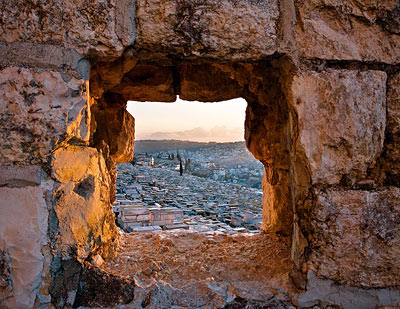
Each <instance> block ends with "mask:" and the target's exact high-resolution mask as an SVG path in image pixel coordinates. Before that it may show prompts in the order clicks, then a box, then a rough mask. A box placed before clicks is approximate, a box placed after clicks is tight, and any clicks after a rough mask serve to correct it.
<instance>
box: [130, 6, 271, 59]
mask: <svg viewBox="0 0 400 309" xmlns="http://www.w3.org/2000/svg"><path fill="white" fill-rule="evenodd" d="M136 9H137V11H136V20H137V41H136V46H137V47H139V48H146V49H151V50H153V51H162V52H168V53H178V54H180V55H184V56H194V57H198V56H203V57H204V56H206V57H212V58H224V59H225V60H227V59H232V60H239V59H257V58H261V57H263V56H266V55H271V54H273V53H274V51H275V50H276V37H277V29H276V28H277V20H278V17H279V8H278V1H276V0H262V1H244V0H240V1H227V0H224V1H216V0H207V1H186V0H184V1H176V0H169V1H163V0H139V1H137V2H136Z"/></svg>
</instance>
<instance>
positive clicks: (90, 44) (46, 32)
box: [0, 0, 135, 56]
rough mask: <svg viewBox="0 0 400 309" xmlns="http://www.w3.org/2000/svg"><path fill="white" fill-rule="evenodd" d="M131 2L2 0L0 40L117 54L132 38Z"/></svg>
mask: <svg viewBox="0 0 400 309" xmlns="http://www.w3.org/2000/svg"><path fill="white" fill-rule="evenodd" d="M133 14H134V2H133V1H128V0H107V1H94V2H93V1H92V2H87V1H84V2H82V1H75V0H74V1H62V0H51V1H46V2H40V3H29V2H25V1H20V0H11V1H5V2H2V3H1V10H0V19H1V21H2V26H1V28H0V40H1V41H5V42H8V43H10V42H27V41H29V42H32V43H50V44H54V45H58V46H64V47H68V48H70V47H72V48H75V49H76V50H77V51H78V52H79V53H80V54H88V53H89V52H90V53H91V54H97V55H100V56H117V55H118V54H120V52H122V50H123V48H124V47H126V46H128V45H130V44H132V43H133V40H134V33H135V30H134V29H135V26H134V20H133V19H134V15H133Z"/></svg>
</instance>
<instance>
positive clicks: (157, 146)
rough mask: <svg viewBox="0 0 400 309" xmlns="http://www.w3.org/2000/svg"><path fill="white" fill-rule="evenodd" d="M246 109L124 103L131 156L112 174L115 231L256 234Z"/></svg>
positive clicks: (257, 196)
mask: <svg viewBox="0 0 400 309" xmlns="http://www.w3.org/2000/svg"><path fill="white" fill-rule="evenodd" d="M246 105H247V103H246V101H245V100H244V99H242V98H238V99H233V100H229V101H223V102H218V103H202V102H196V101H195V102H190V101H183V100H180V99H179V97H178V99H177V101H176V102H175V103H156V102H133V101H130V102H128V107H127V109H128V111H129V112H130V113H131V114H132V115H133V116H134V117H135V156H134V159H133V161H132V162H131V163H124V164H120V165H119V166H118V179H117V195H116V202H115V204H114V205H113V210H114V212H115V214H116V221H117V225H118V226H119V227H120V228H121V229H122V230H124V231H125V232H128V233H129V232H146V231H161V230H175V231H176V230H188V231H192V232H199V233H203V234H211V235H215V234H239V233H240V234H245V235H252V234H257V233H258V232H259V231H260V228H261V224H262V190H261V178H262V173H263V165H262V164H261V163H260V162H259V161H258V160H256V159H255V158H254V157H253V155H252V154H251V153H250V152H249V151H248V150H247V148H246V145H245V142H244V118H245V109H246Z"/></svg>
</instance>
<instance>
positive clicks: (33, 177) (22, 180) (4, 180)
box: [0, 165, 41, 187]
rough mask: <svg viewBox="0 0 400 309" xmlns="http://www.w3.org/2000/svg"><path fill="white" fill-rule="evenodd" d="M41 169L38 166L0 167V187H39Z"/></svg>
mask: <svg viewBox="0 0 400 309" xmlns="http://www.w3.org/2000/svg"><path fill="white" fill-rule="evenodd" d="M40 181H41V168H40V166H39V165H28V166H0V186H7V187H25V186H39V185H40Z"/></svg>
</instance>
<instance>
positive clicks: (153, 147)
mask: <svg viewBox="0 0 400 309" xmlns="http://www.w3.org/2000/svg"><path fill="white" fill-rule="evenodd" d="M228 144H232V145H233V144H243V145H244V142H231V143H215V142H208V143H200V142H191V141H180V140H139V141H135V153H144V152H148V153H152V152H159V151H172V150H178V149H199V148H206V147H213V146H215V145H228Z"/></svg>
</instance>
